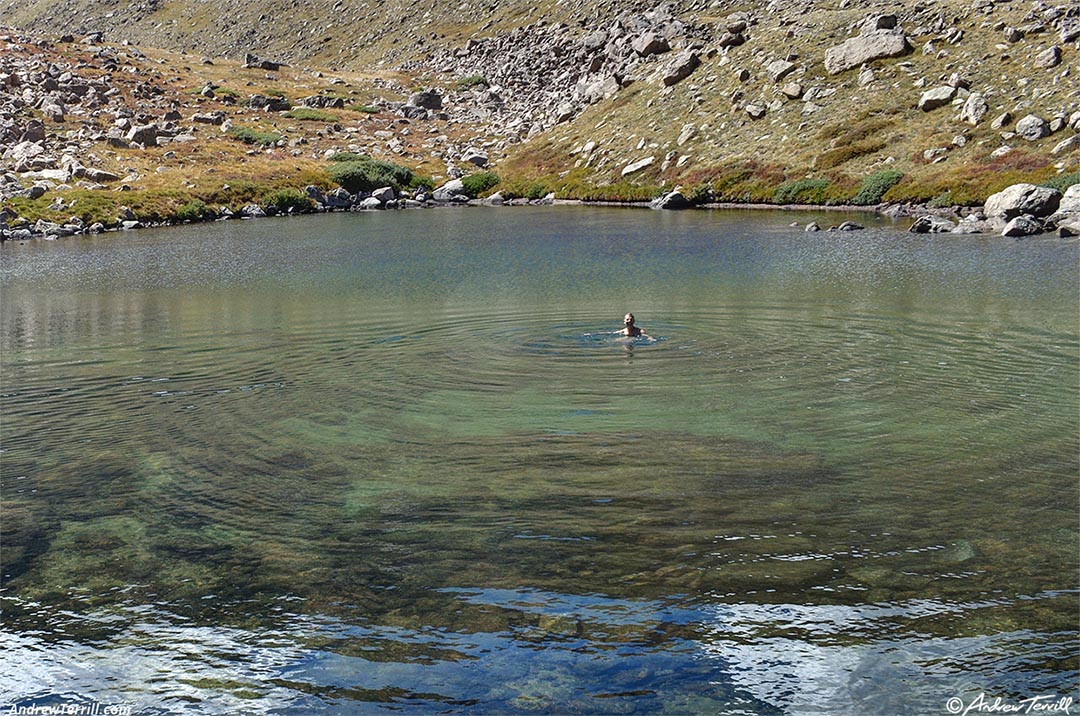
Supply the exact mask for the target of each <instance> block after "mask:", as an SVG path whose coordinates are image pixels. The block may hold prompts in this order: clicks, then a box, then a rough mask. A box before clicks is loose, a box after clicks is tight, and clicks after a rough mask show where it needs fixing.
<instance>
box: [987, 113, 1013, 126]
mask: <svg viewBox="0 0 1080 716" xmlns="http://www.w3.org/2000/svg"><path fill="white" fill-rule="evenodd" d="M1012 121H1013V116H1012V113H1010V112H1002V113H1001V114H999V115H998V116H997V117H994V121H992V122H990V129H1001V128H1002V127H1007V126H1009V125H1010V124H1012Z"/></svg>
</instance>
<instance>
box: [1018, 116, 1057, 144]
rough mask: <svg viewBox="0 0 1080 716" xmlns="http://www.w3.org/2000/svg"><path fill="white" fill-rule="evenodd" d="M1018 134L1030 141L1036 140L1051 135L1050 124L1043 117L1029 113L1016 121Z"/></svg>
mask: <svg viewBox="0 0 1080 716" xmlns="http://www.w3.org/2000/svg"><path fill="white" fill-rule="evenodd" d="M1016 134H1017V135H1018V136H1020V137H1023V138H1024V139H1026V140H1028V141H1029V142H1034V141H1036V140H1038V139H1042V138H1043V137H1048V136H1050V124H1049V123H1048V122H1047V121H1046V120H1045V119H1043V118H1042V117H1039V116H1036V115H1034V114H1029V115H1028V116H1026V117H1024V118H1023V119H1021V120H1020V121H1019V122H1017V123H1016Z"/></svg>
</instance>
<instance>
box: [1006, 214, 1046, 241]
mask: <svg viewBox="0 0 1080 716" xmlns="http://www.w3.org/2000/svg"><path fill="white" fill-rule="evenodd" d="M1041 233H1043V225H1042V223H1041V222H1039V221H1036V220H1035V219H1034V218H1033V217H1030V216H1027V215H1026V214H1025V215H1023V216H1018V217H1016V218H1015V219H1012V220H1011V221H1009V223H1008V224H1006V225H1005V228H1004V229H1002V231H1001V235H1002V236H1034V235H1035V234H1041Z"/></svg>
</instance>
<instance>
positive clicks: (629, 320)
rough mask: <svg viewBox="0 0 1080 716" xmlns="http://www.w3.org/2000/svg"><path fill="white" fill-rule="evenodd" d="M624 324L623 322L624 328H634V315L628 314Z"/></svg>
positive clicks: (624, 317)
mask: <svg viewBox="0 0 1080 716" xmlns="http://www.w3.org/2000/svg"><path fill="white" fill-rule="evenodd" d="M622 322H623V325H624V326H632V325H634V314H633V313H627V314H626V315H625V316H623V319H622Z"/></svg>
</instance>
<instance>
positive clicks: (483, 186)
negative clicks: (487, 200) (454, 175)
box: [461, 172, 499, 199]
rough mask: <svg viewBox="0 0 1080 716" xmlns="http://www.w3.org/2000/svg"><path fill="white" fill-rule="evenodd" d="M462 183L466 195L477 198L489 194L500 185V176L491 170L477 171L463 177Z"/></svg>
mask: <svg viewBox="0 0 1080 716" xmlns="http://www.w3.org/2000/svg"><path fill="white" fill-rule="evenodd" d="M461 183H462V185H463V186H464V191H465V195H466V196H468V197H471V198H473V199H476V198H477V197H481V196H485V195H487V194H488V193H489V192H490V191H491V190H492V189H494V188H495V187H496V186H498V184H499V177H498V176H497V175H496V174H493V173H491V172H476V173H475V174H470V175H468V176H466V177H462V179H461Z"/></svg>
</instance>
